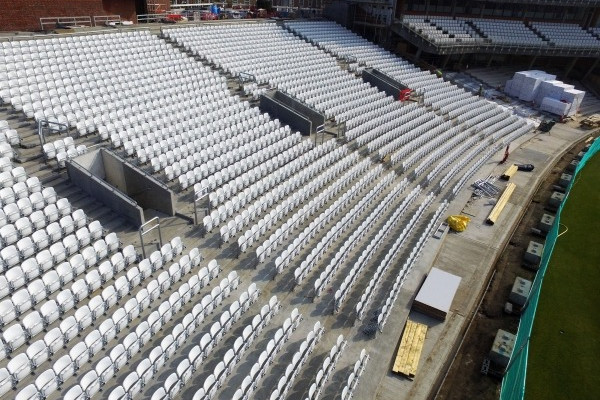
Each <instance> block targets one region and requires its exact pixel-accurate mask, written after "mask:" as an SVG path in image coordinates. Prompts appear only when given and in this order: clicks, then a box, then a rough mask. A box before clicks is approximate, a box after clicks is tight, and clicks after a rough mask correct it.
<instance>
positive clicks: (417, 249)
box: [377, 200, 448, 332]
mask: <svg viewBox="0 0 600 400" xmlns="http://www.w3.org/2000/svg"><path fill="white" fill-rule="evenodd" d="M447 209H448V202H447V201H446V200H444V201H443V202H442V203H441V204H440V206H439V207H438V208H437V209H436V211H435V213H434V215H433V217H431V219H430V220H429V223H428V224H427V226H426V227H425V230H424V232H423V233H422V234H421V236H420V237H419V240H418V241H417V243H416V244H415V246H413V248H412V250H411V252H410V254H409V255H408V258H407V259H406V261H405V262H404V265H403V266H402V268H401V270H400V273H399V274H398V276H397V277H396V280H395V281H394V285H393V286H392V289H391V290H390V293H389V295H388V297H387V298H386V301H385V303H384V305H383V306H382V307H381V313H380V314H379V316H378V317H377V327H378V329H379V331H380V332H383V327H384V326H385V323H386V322H387V319H388V317H389V316H390V314H391V312H392V308H393V307H394V303H395V302H396V299H397V298H398V294H400V289H401V288H402V284H403V283H404V280H405V279H406V278H407V276H408V274H409V273H410V270H411V269H412V267H413V265H414V264H415V262H416V261H417V259H418V258H419V255H420V254H421V252H422V250H423V248H424V247H425V243H426V242H427V240H428V239H429V238H430V237H431V234H432V233H433V230H434V229H435V226H436V224H437V222H438V220H439V219H440V217H441V216H442V215H443V214H444V212H446V210H447Z"/></svg>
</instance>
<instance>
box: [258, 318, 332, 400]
mask: <svg viewBox="0 0 600 400" xmlns="http://www.w3.org/2000/svg"><path fill="white" fill-rule="evenodd" d="M323 332H324V328H323V327H322V326H321V322H320V321H317V322H316V323H315V325H314V327H313V329H312V330H311V331H310V332H308V335H307V336H306V339H304V341H302V343H301V344H300V348H299V349H298V350H297V351H296V352H295V353H294V355H293V356H292V361H291V362H290V363H289V364H288V366H287V367H286V368H285V372H284V373H283V375H282V376H281V378H279V380H278V381H277V388H276V389H275V390H273V391H272V392H271V396H270V397H269V399H270V400H283V399H285V398H286V396H287V393H288V391H289V390H290V388H291V387H292V385H293V384H294V380H295V379H296V377H297V376H298V374H299V373H300V370H301V369H302V366H303V365H304V363H305V362H306V361H307V360H308V358H309V357H310V354H311V353H312V351H313V349H314V348H315V346H316V345H317V343H319V341H320V340H321V337H322V336H323Z"/></svg>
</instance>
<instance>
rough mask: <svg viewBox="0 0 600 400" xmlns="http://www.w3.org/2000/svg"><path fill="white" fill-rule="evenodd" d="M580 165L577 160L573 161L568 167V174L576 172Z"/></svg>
mask: <svg viewBox="0 0 600 400" xmlns="http://www.w3.org/2000/svg"><path fill="white" fill-rule="evenodd" d="M578 164H579V161H577V160H573V161H571V162H570V163H569V165H567V168H566V170H567V172H575V170H576V169H577V165H578Z"/></svg>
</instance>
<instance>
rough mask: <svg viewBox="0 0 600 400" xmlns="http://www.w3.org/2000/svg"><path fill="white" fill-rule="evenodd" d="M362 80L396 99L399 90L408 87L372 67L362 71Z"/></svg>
mask: <svg viewBox="0 0 600 400" xmlns="http://www.w3.org/2000/svg"><path fill="white" fill-rule="evenodd" d="M362 78H363V81H365V82H367V83H370V84H371V85H373V86H375V87H376V88H377V89H379V90H381V91H382V92H385V94H387V95H388V96H392V97H393V98H394V99H398V98H399V96H400V91H402V90H404V89H408V87H407V86H405V85H403V84H402V83H400V82H398V81H396V80H394V79H392V78H390V77H389V76H387V75H385V74H383V73H381V72H380V71H378V70H376V69H374V68H368V69H365V70H364V71H363V72H362Z"/></svg>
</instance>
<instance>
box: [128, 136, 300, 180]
mask: <svg viewBox="0 0 600 400" xmlns="http://www.w3.org/2000/svg"><path fill="white" fill-rule="evenodd" d="M284 129H285V130H287V131H289V127H287V126H286V128H279V131H280V132H279V133H280V134H281V133H282V131H283V130H284ZM281 136H283V135H281ZM273 139H274V138H266V140H270V143H268V144H274V140H273ZM200 142H201V140H199V139H197V140H195V141H194V143H188V144H187V145H186V146H183V147H182V151H181V154H180V155H179V156H178V154H177V153H178V150H179V149H176V150H175V151H174V152H170V151H168V152H167V154H160V155H159V156H158V157H156V158H153V159H152V160H150V162H151V164H152V169H153V171H154V172H155V173H156V172H159V171H160V170H163V169H165V173H166V175H167V178H168V179H169V180H172V178H171V176H175V177H178V178H177V179H178V180H179V184H180V185H181V187H182V188H184V189H185V188H187V187H188V186H190V185H193V184H195V183H196V182H200V181H202V180H203V179H206V182H205V183H206V185H207V186H214V187H216V186H218V182H221V183H223V182H227V181H229V180H231V179H235V177H237V176H239V175H241V174H242V171H246V170H248V169H249V168H251V167H254V166H255V165H256V163H257V158H258V157H254V156H252V158H250V157H249V155H250V154H254V153H255V152H256V150H257V148H256V145H255V144H247V145H244V146H243V148H242V147H241V146H240V148H238V149H237V150H238V151H237V152H236V153H231V152H230V153H227V154H224V155H222V156H220V157H217V158H214V157H212V158H211V155H210V154H209V153H210V151H211V148H209V149H208V151H206V150H204V149H202V150H200V149H198V148H196V149H195V150H194V146H195V145H196V144H198V145H201V143H200ZM263 147H264V146H263ZM288 147H289V146H288ZM188 154H189V155H188ZM138 159H139V158H138ZM175 160H177V161H175ZM171 164H172V165H171ZM177 164H179V167H177V166H176V165H177ZM184 164H185V165H184ZM221 170H223V171H221ZM178 174H179V175H178ZM213 174H215V176H212V175H213ZM221 175H222V176H221Z"/></svg>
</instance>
